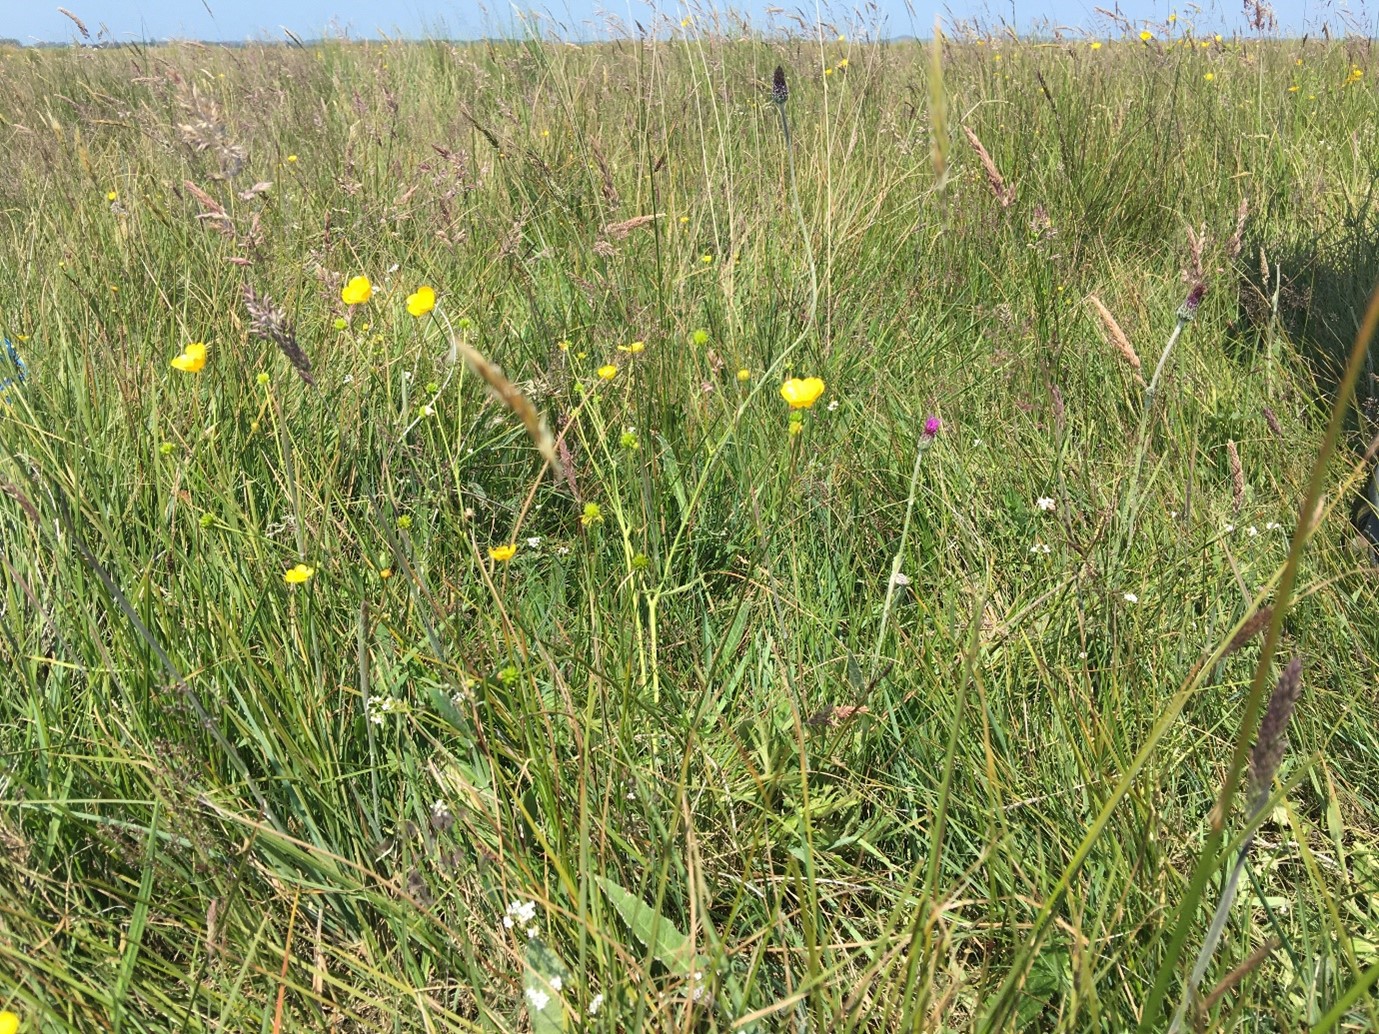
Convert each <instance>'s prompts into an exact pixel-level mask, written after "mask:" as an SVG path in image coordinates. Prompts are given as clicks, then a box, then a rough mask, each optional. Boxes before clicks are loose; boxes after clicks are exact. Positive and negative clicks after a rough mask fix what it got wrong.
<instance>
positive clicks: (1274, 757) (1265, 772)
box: [1245, 657, 1302, 817]
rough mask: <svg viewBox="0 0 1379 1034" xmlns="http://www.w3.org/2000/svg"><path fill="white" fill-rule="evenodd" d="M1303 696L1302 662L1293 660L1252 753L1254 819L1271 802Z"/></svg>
mask: <svg viewBox="0 0 1379 1034" xmlns="http://www.w3.org/2000/svg"><path fill="white" fill-rule="evenodd" d="M1301 695H1302V658H1301V657H1294V658H1293V659H1292V660H1291V661H1289V662H1288V666H1287V667H1286V668H1284V669H1283V674H1282V675H1280V676H1279V679H1278V684H1277V685H1276V686H1274V692H1273V695H1272V696H1270V697H1269V706H1268V708H1266V709H1265V711H1264V718H1263V720H1261V721H1260V723H1259V735H1258V736H1257V737H1256V739H1255V746H1254V750H1253V751H1251V752H1250V768H1249V777H1248V781H1247V782H1246V784H1245V785H1246V790H1245V796H1246V800H1247V801H1248V802H1249V804H1248V808H1249V812H1250V815H1251V817H1253V816H1256V815H1258V814H1259V811H1260V809H1262V808H1263V807H1264V804H1265V802H1266V801H1267V800H1268V799H1269V789H1270V788H1271V787H1272V786H1273V785H1274V776H1276V775H1278V766H1279V764H1280V762H1282V761H1283V748H1284V745H1285V741H1286V738H1287V733H1288V719H1289V718H1291V717H1292V716H1293V708H1294V707H1295V706H1296V705H1297V702H1298V697H1300V696H1301Z"/></svg>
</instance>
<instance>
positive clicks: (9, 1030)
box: [0, 1009, 19, 1034]
mask: <svg viewBox="0 0 1379 1034" xmlns="http://www.w3.org/2000/svg"><path fill="white" fill-rule="evenodd" d="M17 1030H19V1017H18V1016H16V1015H15V1014H14V1013H12V1012H10V1011H9V1010H8V1009H7V1010H5V1011H4V1012H0V1034H15V1032H16V1031H17Z"/></svg>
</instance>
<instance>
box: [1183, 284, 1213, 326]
mask: <svg viewBox="0 0 1379 1034" xmlns="http://www.w3.org/2000/svg"><path fill="white" fill-rule="evenodd" d="M1206 293H1207V285H1206V284H1203V283H1201V282H1198V283H1195V284H1193V285H1192V290H1191V291H1189V292H1188V296H1187V301H1185V302H1183V304H1182V307H1181V308H1179V309H1178V319H1180V320H1182V321H1183V322H1184V323H1191V322H1192V321H1193V320H1194V319H1196V317H1197V307H1198V306H1199V305H1201V304H1202V295H1204V294H1206Z"/></svg>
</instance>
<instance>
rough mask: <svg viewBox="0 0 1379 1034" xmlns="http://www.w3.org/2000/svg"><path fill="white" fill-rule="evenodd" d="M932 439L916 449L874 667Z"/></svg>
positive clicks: (921, 440)
mask: <svg viewBox="0 0 1379 1034" xmlns="http://www.w3.org/2000/svg"><path fill="white" fill-rule="evenodd" d="M930 440H931V439H930V437H929V436H928V435H925V434H923V433H921V435H920V438H919V443H918V444H917V445H916V447H915V465H914V469H913V470H912V471H911V472H910V495H909V498H907V499H906V500H905V521H904V523H903V524H902V525H901V526H900V545H899V547H898V548H897V549H896V551H895V556H894V557H893V558H892V559H891V573H890V577H889V578H887V579H886V602H885V603H884V604H883V605H882V607H881V627H880V628H878V629H877V630H876V649H875V650H873V651H872V658H871V659H872V665H873V666H875V665H876V664H879V663H880V662H881V644H882V643H883V642H885V639H886V622H887V620H888V619H889V617H890V614H891V603H892V601H893V600H894V599H895V583H896V577H895V576H896V575H898V574H899V573H900V565H901V563H903V562H904V559H905V544H906V542H908V541H909V538H910V520H911V518H912V517H913V516H914V511H915V494H916V492H917V491H918V489H919V464H920V462H921V461H922V460H923V459H924V450H925V449H927V448H928V447H929V442H930Z"/></svg>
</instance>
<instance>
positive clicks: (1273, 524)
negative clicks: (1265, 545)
mask: <svg viewBox="0 0 1379 1034" xmlns="http://www.w3.org/2000/svg"><path fill="white" fill-rule="evenodd" d="M1264 530H1265V531H1282V530H1283V525H1282V524H1280V523H1279V522H1278V521H1270V522H1269V523H1268V524H1266V525H1264Z"/></svg>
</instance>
